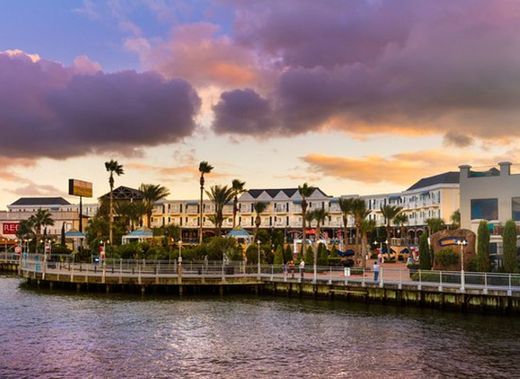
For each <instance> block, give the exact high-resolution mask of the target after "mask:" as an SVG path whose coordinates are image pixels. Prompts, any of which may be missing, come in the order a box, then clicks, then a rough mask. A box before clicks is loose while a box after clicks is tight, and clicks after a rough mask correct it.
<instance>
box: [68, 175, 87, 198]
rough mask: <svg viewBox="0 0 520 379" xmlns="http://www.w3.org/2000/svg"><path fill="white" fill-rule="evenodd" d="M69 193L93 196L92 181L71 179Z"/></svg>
mask: <svg viewBox="0 0 520 379" xmlns="http://www.w3.org/2000/svg"><path fill="white" fill-rule="evenodd" d="M69 195H72V196H81V197H92V183H90V182H84V181H83V180H77V179H69Z"/></svg>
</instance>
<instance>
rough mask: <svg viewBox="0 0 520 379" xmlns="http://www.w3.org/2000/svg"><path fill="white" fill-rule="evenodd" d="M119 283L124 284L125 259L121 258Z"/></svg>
mask: <svg viewBox="0 0 520 379" xmlns="http://www.w3.org/2000/svg"><path fill="white" fill-rule="evenodd" d="M119 284H123V259H122V258H120V259H119Z"/></svg>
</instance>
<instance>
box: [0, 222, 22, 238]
mask: <svg viewBox="0 0 520 379" xmlns="http://www.w3.org/2000/svg"><path fill="white" fill-rule="evenodd" d="M19 229H20V224H19V223H17V222H4V223H3V225H2V234H4V235H5V234H16V232H17V231H18V230H19Z"/></svg>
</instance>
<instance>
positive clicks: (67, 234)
mask: <svg viewBox="0 0 520 379" xmlns="http://www.w3.org/2000/svg"><path fill="white" fill-rule="evenodd" d="M65 238H85V235H84V234H83V233H81V232H79V231H77V230H74V229H71V230H69V231H68V232H65Z"/></svg>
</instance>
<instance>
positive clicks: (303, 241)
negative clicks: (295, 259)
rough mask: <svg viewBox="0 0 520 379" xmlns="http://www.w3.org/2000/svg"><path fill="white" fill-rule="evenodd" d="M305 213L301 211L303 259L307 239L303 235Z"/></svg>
mask: <svg viewBox="0 0 520 379" xmlns="http://www.w3.org/2000/svg"><path fill="white" fill-rule="evenodd" d="M305 213H306V212H305V211H302V258H303V257H305V243H306V242H307V238H306V235H305Z"/></svg>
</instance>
